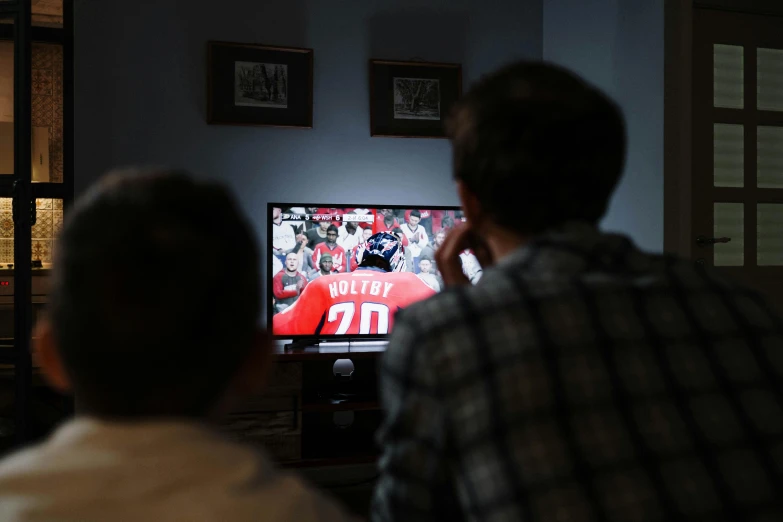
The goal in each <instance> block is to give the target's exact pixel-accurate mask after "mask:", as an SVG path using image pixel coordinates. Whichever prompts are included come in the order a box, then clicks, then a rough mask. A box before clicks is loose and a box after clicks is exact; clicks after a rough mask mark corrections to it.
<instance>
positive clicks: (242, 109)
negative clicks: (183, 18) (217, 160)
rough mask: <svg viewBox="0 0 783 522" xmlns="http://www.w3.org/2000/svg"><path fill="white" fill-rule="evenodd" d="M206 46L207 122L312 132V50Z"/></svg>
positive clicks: (221, 43) (211, 44) (240, 45)
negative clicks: (302, 128)
mask: <svg viewBox="0 0 783 522" xmlns="http://www.w3.org/2000/svg"><path fill="white" fill-rule="evenodd" d="M207 45H208V65H207V76H208V78H207V84H208V85H207V100H208V101H207V105H208V106H207V122H208V123H210V124H223V125H268V126H274V127H304V128H312V126H313V50H312V49H299V48H291V47H273V46H269V45H254V44H241V43H229V42H209V43H208V44H207Z"/></svg>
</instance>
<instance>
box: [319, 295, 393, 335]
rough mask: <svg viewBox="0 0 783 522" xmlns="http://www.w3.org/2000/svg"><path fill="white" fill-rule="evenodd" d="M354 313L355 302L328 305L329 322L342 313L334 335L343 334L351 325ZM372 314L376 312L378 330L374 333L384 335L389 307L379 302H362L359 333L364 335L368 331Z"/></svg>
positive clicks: (387, 325) (387, 323) (386, 328)
mask: <svg viewBox="0 0 783 522" xmlns="http://www.w3.org/2000/svg"><path fill="white" fill-rule="evenodd" d="M355 313H356V303H354V302H353V301H348V302H347V303H337V304H333V305H332V306H330V307H329V317H328V319H329V322H330V323H333V322H335V321H336V320H337V316H338V315H340V314H342V317H341V318H340V324H339V325H338V326H337V331H336V332H335V335H344V334H345V333H346V332H347V331H348V328H350V326H351V321H353V316H354V314H355ZM373 314H378V331H377V332H375V333H378V334H381V335H384V334H387V333H389V307H388V306H386V305H385V304H380V303H362V306H361V307H360V309H359V334H360V335H366V334H369V333H371V332H370V325H372V316H373Z"/></svg>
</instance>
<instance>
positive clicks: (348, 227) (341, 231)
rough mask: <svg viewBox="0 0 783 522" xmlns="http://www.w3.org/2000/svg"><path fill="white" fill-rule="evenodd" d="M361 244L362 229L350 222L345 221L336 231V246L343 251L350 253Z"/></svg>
mask: <svg viewBox="0 0 783 522" xmlns="http://www.w3.org/2000/svg"><path fill="white" fill-rule="evenodd" d="M361 242H362V229H360V228H359V227H358V226H357V225H356V223H354V222H352V221H346V222H345V223H344V224H343V225H341V226H340V228H338V229H337V244H338V245H340V246H341V247H343V250H345V251H346V252H350V251H351V250H353V249H354V247H356V245H358V244H359V243H361Z"/></svg>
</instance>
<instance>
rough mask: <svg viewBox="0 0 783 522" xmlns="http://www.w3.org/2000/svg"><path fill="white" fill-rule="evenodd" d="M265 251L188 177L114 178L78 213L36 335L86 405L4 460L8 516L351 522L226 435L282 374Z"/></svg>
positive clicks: (229, 206) (261, 454) (214, 192)
mask: <svg viewBox="0 0 783 522" xmlns="http://www.w3.org/2000/svg"><path fill="white" fill-rule="evenodd" d="M204 223H209V226H204ZM259 250H260V248H259V246H258V244H257V242H256V234H255V232H254V231H253V230H252V228H251V226H250V224H249V222H248V220H247V218H246V217H245V216H244V215H242V213H241V212H240V210H239V208H238V205H237V203H236V201H235V199H234V198H233V196H232V195H231V194H230V193H229V192H228V191H227V190H226V189H225V188H223V187H222V186H220V185H218V184H216V183H211V182H203V181H195V180H194V179H193V178H191V177H190V176H188V175H186V174H183V173H181V172H172V171H158V172H141V171H135V170H134V171H131V172H127V173H118V174H113V175H110V176H107V177H105V178H104V179H102V180H101V181H99V182H98V183H97V184H96V185H94V186H93V187H92V188H91V189H90V190H89V191H88V192H87V193H86V194H85V195H84V196H83V197H81V198H80V199H79V200H78V201H77V202H76V203H75V204H74V206H73V207H72V209H71V210H70V212H69V214H68V216H67V217H66V221H65V225H64V227H63V230H62V232H61V234H60V237H59V239H58V244H57V249H56V250H55V262H54V263H53V267H54V268H53V270H54V274H53V276H52V281H51V290H50V292H51V293H50V301H49V308H48V310H47V312H48V313H47V315H46V319H45V320H43V321H41V322H39V323H38V325H37V332H36V335H35V337H34V338H35V357H36V360H37V361H38V364H39V366H40V368H41V370H42V372H43V373H44V375H45V376H46V378H47V380H48V382H49V383H50V384H51V385H52V386H53V387H54V388H55V389H57V390H58V391H60V392H62V393H75V394H76V396H77V398H78V400H77V402H76V403H77V411H76V415H75V416H74V417H73V418H72V419H70V420H68V421H66V422H65V423H64V424H63V425H62V426H60V427H59V428H58V429H57V430H56V431H55V432H54V433H53V434H52V435H51V436H49V437H48V438H46V439H45V440H43V441H42V442H39V443H37V444H35V445H32V446H29V447H27V448H25V449H23V450H21V451H20V452H18V453H15V454H13V455H10V456H8V457H6V458H5V459H3V460H2V462H0V520H2V521H3V522H36V521H49V522H65V521H79V522H99V521H111V522H137V521H150V522H152V521H161V522H163V521H174V520H182V521H224V520H225V521H232V522H251V521H252V522H256V521H259V520H260V521H264V520H267V521H285V522H309V521H312V522H316V521H318V522H323V521H335V522H336V521H343V520H348V519H349V518H350V517H349V516H348V515H347V513H346V512H344V511H343V509H342V508H341V507H340V506H338V505H337V504H336V503H335V502H333V501H332V500H330V499H328V498H327V497H325V496H324V495H323V494H321V493H318V492H317V491H315V490H313V489H311V488H310V487H308V486H306V485H305V484H304V483H303V482H302V481H301V480H299V479H298V478H297V477H296V476H295V475H292V474H290V473H286V472H283V471H281V470H280V469H279V468H278V467H277V466H276V465H275V464H274V462H273V460H272V459H271V458H270V457H269V456H268V455H267V453H266V451H265V450H264V449H263V448H261V447H260V446H258V445H255V446H249V445H244V444H240V443H238V442H236V441H234V440H233V439H232V438H229V437H227V436H226V435H224V433H223V431H222V430H221V429H220V428H219V427H218V426H219V424H220V423H222V422H223V421H222V419H224V418H225V416H226V415H227V413H228V412H230V411H232V410H233V409H235V408H236V405H238V404H241V403H242V402H243V400H244V399H245V398H246V397H251V396H257V395H258V394H259V393H260V392H261V391H262V388H263V382H264V375H265V374H266V373H267V370H268V369H269V367H270V366H271V364H272V354H273V347H272V343H271V340H270V336H269V334H268V332H267V331H266V330H265V329H264V328H262V327H261V326H259V324H258V316H259V312H260V303H261V302H262V299H263V298H262V296H263V295H264V292H263V291H262V285H261V277H260V274H259V270H258V266H259V255H260V252H259ZM182 259H187V260H188V262H187V263H180V261H181V260H182ZM174 264H176V265H177V266H176V269H175V270H172V266H173V265H174ZM220 267H224V268H228V269H225V270H222V269H220ZM194 282H198V284H194Z"/></svg>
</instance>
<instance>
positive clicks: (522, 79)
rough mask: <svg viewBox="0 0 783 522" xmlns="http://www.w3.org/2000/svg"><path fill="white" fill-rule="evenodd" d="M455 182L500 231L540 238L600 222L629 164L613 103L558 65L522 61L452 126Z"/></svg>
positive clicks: (455, 114) (457, 109) (484, 86)
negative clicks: (575, 223)
mask: <svg viewBox="0 0 783 522" xmlns="http://www.w3.org/2000/svg"><path fill="white" fill-rule="evenodd" d="M447 131H448V134H449V137H450V138H451V140H452V144H453V154H454V176H455V178H456V179H457V180H460V181H462V182H463V183H464V184H465V186H466V188H467V189H468V190H469V191H470V192H471V193H473V194H474V195H475V196H476V198H477V199H478V201H479V203H480V204H481V206H482V208H483V210H484V212H486V213H487V215H488V216H489V217H490V218H491V219H492V220H493V221H494V222H496V223H497V224H498V225H501V226H504V227H506V228H509V229H512V230H516V231H518V232H521V233H528V234H529V233H539V232H542V231H544V230H546V229H548V228H551V227H554V226H557V225H560V224H562V223H564V222H566V221H572V220H579V221H588V222H591V223H597V222H598V220H599V219H600V218H601V217H602V216H603V215H604V213H605V212H606V207H607V204H608V201H609V198H610V196H611V194H612V191H613V190H614V187H615V185H616V184H617V181H618V180H619V178H620V176H621V174H622V170H623V165H624V163H625V149H626V137H625V122H624V120H623V116H622V113H621V111H620V109H619V107H618V106H617V104H616V103H614V102H613V101H612V100H611V99H609V97H607V96H606V95H605V94H603V93H602V92H600V91H599V90H598V89H596V88H595V87H593V86H591V85H589V84H588V83H586V82H585V81H584V80H582V79H581V78H579V77H578V76H576V75H575V74H573V73H571V72H569V71H567V70H565V69H563V68H561V67H557V66H555V65H551V64H546V63H540V62H517V63H514V64H511V65H508V66H506V67H504V68H502V69H500V70H499V71H497V72H495V73H493V74H491V75H489V76H486V77H484V78H483V79H481V80H480V81H479V82H478V83H477V84H476V85H475V86H474V87H473V88H472V89H471V90H470V92H468V93H467V94H466V95H465V96H464V97H463V98H462V99H461V100H460V101H458V102H457V103H456V104H455V106H454V109H453V111H452V113H451V115H450V118H449V120H448V123H447Z"/></svg>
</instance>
